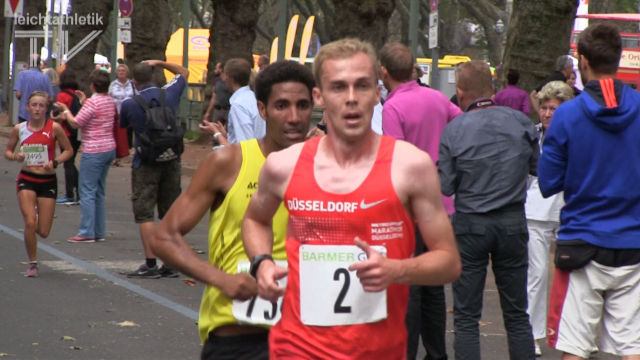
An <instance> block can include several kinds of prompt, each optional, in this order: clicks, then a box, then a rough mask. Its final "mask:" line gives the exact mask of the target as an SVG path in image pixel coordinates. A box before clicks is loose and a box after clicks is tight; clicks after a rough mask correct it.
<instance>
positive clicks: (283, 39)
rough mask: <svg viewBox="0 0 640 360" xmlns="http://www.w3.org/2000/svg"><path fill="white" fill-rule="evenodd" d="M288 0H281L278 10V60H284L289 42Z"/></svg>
mask: <svg viewBox="0 0 640 360" xmlns="http://www.w3.org/2000/svg"><path fill="white" fill-rule="evenodd" d="M287 5H288V4H287V0H280V10H279V11H278V24H279V25H278V60H284V52H285V47H286V44H287Z"/></svg>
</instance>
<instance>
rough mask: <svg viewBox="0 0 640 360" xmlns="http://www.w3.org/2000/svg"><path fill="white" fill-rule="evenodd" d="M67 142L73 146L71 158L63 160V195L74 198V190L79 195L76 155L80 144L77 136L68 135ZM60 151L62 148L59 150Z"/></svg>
mask: <svg viewBox="0 0 640 360" xmlns="http://www.w3.org/2000/svg"><path fill="white" fill-rule="evenodd" d="M68 138H69V142H70V143H71V147H72V148H73V156H72V157H71V159H69V160H67V161H65V162H64V164H63V165H64V184H65V195H66V196H67V197H68V198H70V199H73V198H74V194H73V193H74V191H75V192H76V194H78V197H80V191H79V188H78V177H79V174H80V173H79V172H78V168H77V167H76V161H75V160H76V155H77V154H78V150H79V149H80V144H81V142H80V141H78V138H77V136H74V135H72V136H69V137H68ZM60 151H62V149H61V150H60Z"/></svg>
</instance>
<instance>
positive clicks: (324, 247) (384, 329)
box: [269, 136, 415, 360]
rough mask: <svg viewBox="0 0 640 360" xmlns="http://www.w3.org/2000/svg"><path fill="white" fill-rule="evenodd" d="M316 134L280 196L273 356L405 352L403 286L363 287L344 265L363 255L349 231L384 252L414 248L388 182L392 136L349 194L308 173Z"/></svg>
mask: <svg viewBox="0 0 640 360" xmlns="http://www.w3.org/2000/svg"><path fill="white" fill-rule="evenodd" d="M320 139H321V138H319V137H318V138H315V139H312V140H309V141H307V142H306V143H305V145H304V147H303V149H302V152H301V153H300V157H299V159H298V162H297V164H296V166H295V169H294V171H293V174H292V176H291V181H290V183H289V187H288V188H287V190H286V193H285V196H284V203H285V206H286V208H287V210H289V224H288V229H287V239H286V250H287V258H288V261H289V276H288V284H287V289H286V292H285V295H284V302H283V307H282V319H281V320H280V322H279V323H278V324H276V325H275V327H273V328H272V329H271V335H270V341H269V343H270V352H271V358H272V359H388V360H391V359H404V358H405V357H406V352H407V332H406V327H405V315H406V312H407V304H408V299H409V287H408V286H406V285H398V284H393V285H391V286H389V288H388V289H387V290H386V291H383V292H379V293H365V292H364V289H363V287H362V285H361V283H360V280H359V279H358V277H357V276H356V274H355V272H349V270H348V267H349V265H351V264H352V263H354V262H357V261H361V260H365V259H366V255H365V254H364V252H363V251H362V250H361V249H360V248H358V247H357V246H355V245H354V238H355V237H356V236H357V237H359V238H360V239H362V240H364V241H366V242H368V243H369V244H371V245H372V246H374V248H375V249H376V250H378V251H379V252H381V253H386V256H387V257H388V258H392V259H407V258H410V257H411V256H412V255H413V253H414V248H415V238H414V224H413V220H412V219H411V217H410V216H409V214H408V213H407V211H406V210H405V208H404V206H403V205H402V202H401V201H400V199H399V198H398V196H397V194H396V192H395V189H394V188H393V184H392V182H391V160H392V156H393V150H394V147H395V142H396V141H395V139H393V138H390V137H386V136H383V137H382V139H381V142H380V147H379V149H378V155H377V158H376V162H375V164H374V165H373V167H372V169H371V171H370V173H369V175H368V176H367V177H366V179H365V180H364V182H363V183H362V184H361V185H360V186H359V187H358V188H357V189H356V190H354V191H353V192H351V193H348V194H334V193H329V192H326V191H324V190H322V189H321V188H320V187H319V186H318V183H317V182H316V179H315V176H314V157H315V155H316V152H317V150H318V143H319V141H320Z"/></svg>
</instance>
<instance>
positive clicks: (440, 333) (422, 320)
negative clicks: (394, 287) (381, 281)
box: [406, 226, 447, 360]
mask: <svg viewBox="0 0 640 360" xmlns="http://www.w3.org/2000/svg"><path fill="white" fill-rule="evenodd" d="M426 251H427V247H426V246H425V244H424V240H423V239H422V235H420V231H419V230H418V227H417V226H416V256H420V255H422V254H423V253H425V252H426ZM406 324H407V332H408V333H409V338H408V342H407V359H410V360H414V359H415V358H416V356H417V355H418V346H419V345H420V335H422V344H423V345H424V349H425V350H426V351H427V356H425V360H447V345H446V342H445V330H446V326H447V305H446V304H445V298H444V286H420V285H414V286H411V287H410V290H409V307H408V309H407V317H406Z"/></svg>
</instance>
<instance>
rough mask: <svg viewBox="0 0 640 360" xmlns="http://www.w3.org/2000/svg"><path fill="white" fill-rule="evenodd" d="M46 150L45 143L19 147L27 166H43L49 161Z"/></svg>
mask: <svg viewBox="0 0 640 360" xmlns="http://www.w3.org/2000/svg"><path fill="white" fill-rule="evenodd" d="M47 150H48V149H47V145H23V146H22V147H21V148H20V151H21V152H22V153H23V154H24V162H25V164H26V165H27V166H44V164H46V163H47V162H49V153H48V152H47Z"/></svg>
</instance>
